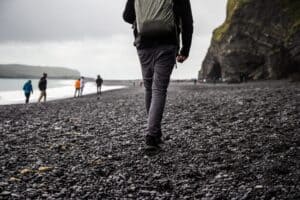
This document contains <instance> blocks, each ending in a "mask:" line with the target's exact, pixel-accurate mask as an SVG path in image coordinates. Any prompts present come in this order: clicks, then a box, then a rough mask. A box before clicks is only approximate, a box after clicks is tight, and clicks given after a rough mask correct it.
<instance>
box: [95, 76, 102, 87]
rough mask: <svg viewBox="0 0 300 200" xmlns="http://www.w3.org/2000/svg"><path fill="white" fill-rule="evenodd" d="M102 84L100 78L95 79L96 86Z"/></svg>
mask: <svg viewBox="0 0 300 200" xmlns="http://www.w3.org/2000/svg"><path fill="white" fill-rule="evenodd" d="M102 83H103V79H102V78H97V79H96V84H97V86H101V85H102Z"/></svg>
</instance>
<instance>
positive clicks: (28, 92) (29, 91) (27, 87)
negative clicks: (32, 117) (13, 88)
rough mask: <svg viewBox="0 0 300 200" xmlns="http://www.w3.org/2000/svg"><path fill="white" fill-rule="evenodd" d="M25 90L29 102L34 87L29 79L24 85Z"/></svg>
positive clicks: (26, 101)
mask: <svg viewBox="0 0 300 200" xmlns="http://www.w3.org/2000/svg"><path fill="white" fill-rule="evenodd" d="M23 91H24V94H25V98H26V100H25V103H26V104H27V103H29V98H30V95H31V94H33V89H32V84H31V80H28V81H27V82H26V83H25V84H24V86H23Z"/></svg>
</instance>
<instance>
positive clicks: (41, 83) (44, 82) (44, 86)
mask: <svg viewBox="0 0 300 200" xmlns="http://www.w3.org/2000/svg"><path fill="white" fill-rule="evenodd" d="M39 89H40V90H41V91H43V90H46V89H47V79H46V78H45V77H42V78H41V79H40V81H39Z"/></svg>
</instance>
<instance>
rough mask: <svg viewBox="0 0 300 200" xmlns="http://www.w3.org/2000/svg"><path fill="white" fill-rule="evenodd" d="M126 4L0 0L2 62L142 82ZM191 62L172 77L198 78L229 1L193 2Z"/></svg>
mask: <svg viewBox="0 0 300 200" xmlns="http://www.w3.org/2000/svg"><path fill="white" fill-rule="evenodd" d="M125 3H126V0H0V64H10V63H17V64H28V65H42V66H45V65H46V66H64V67H69V68H73V69H77V70H79V71H80V72H81V73H82V74H83V75H85V76H92V77H94V76H96V75H97V74H101V75H102V76H103V77H104V79H137V78H141V70H140V66H139V61H138V57H137V55H136V50H135V48H134V47H133V45H132V43H133V35H132V30H131V28H130V25H129V24H126V23H124V22H123V20H122V13H123V9H124V6H125ZM191 4H192V9H193V15H194V26H195V31H194V38H193V44H192V49H191V53H190V58H189V60H188V61H187V62H186V63H184V64H183V65H178V68H177V69H176V70H175V71H174V73H173V75H172V78H174V79H178V78H180V79H181V78H196V77H197V73H198V71H199V69H200V68H201V63H202V61H203V58H204V56H205V54H206V52H207V48H208V47H209V44H210V40H211V33H212V31H213V29H214V28H216V27H217V26H219V25H220V24H222V23H223V21H224V19H225V4H226V0H213V1H206V0H191Z"/></svg>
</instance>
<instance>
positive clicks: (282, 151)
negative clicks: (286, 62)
mask: <svg viewBox="0 0 300 200" xmlns="http://www.w3.org/2000/svg"><path fill="white" fill-rule="evenodd" d="M168 98H169V99H168V103H167V107H166V111H165V118H164V124H163V132H164V139H165V141H166V142H165V144H164V146H163V151H161V152H160V153H159V154H156V155H152V156H150V155H148V154H146V153H145V152H144V150H143V144H144V137H143V130H144V129H145V124H146V117H145V115H146V114H145V110H144V101H143V90H142V89H141V88H129V89H124V90H119V91H112V92H106V93H104V94H103V95H102V96H101V99H100V100H97V98H96V96H87V97H83V98H80V99H76V100H75V99H67V100H59V101H53V102H49V103H46V104H30V105H11V106H0V166H1V168H0V199H25V198H28V199H207V200H208V199H244V200H245V199H274V200H275V199H300V184H299V183H300V154H299V150H300V146H299V145H300V131H299V130H300V129H299V127H300V121H299V98H300V89H299V83H298V84H296V83H288V82H284V81H283V82H282V81H281V82H263V83H249V84H241V85H200V86H199V85H197V86H193V85H187V84H185V85H184V84H183V85H172V86H171V87H170V90H169V97H168Z"/></svg>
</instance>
